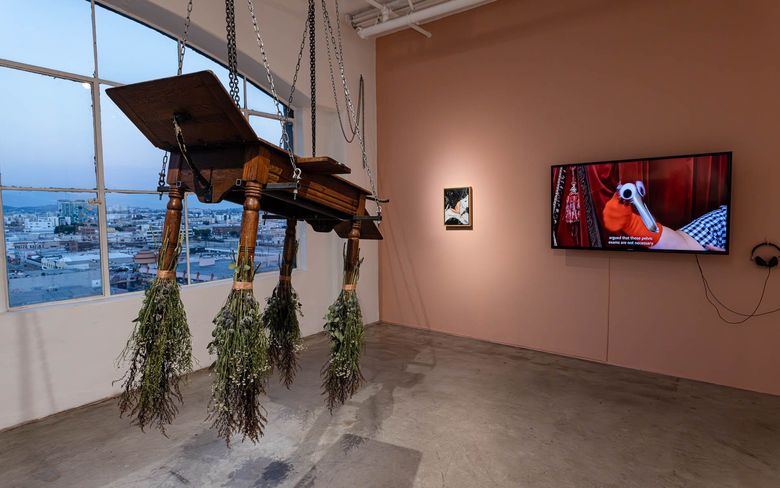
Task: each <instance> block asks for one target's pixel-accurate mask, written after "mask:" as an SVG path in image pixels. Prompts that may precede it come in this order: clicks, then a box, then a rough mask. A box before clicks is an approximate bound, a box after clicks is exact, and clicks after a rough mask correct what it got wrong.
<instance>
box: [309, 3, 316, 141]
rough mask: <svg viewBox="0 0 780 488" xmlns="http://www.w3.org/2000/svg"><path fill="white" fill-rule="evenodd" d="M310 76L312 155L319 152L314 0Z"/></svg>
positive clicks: (310, 15)
mask: <svg viewBox="0 0 780 488" xmlns="http://www.w3.org/2000/svg"><path fill="white" fill-rule="evenodd" d="M308 21H309V77H310V80H311V155H312V156H314V155H316V154H317V38H316V36H315V33H316V31H315V24H316V18H315V16H314V0H309V17H308Z"/></svg>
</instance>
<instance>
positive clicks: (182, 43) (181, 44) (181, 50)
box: [176, 0, 192, 76]
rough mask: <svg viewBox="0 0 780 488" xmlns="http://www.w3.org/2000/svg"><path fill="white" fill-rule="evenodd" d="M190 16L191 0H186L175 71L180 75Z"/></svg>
mask: <svg viewBox="0 0 780 488" xmlns="http://www.w3.org/2000/svg"><path fill="white" fill-rule="evenodd" d="M191 18H192V0H188V2H187V17H186V18H185V19H184V32H183V33H182V36H181V38H180V39H179V53H178V54H179V69H178V71H177V72H176V74H178V75H179V76H181V73H182V69H183V68H184V53H185V51H186V50H187V36H188V35H189V31H190V19H191Z"/></svg>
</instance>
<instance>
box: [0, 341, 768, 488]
mask: <svg viewBox="0 0 780 488" xmlns="http://www.w3.org/2000/svg"><path fill="white" fill-rule="evenodd" d="M326 354H327V344H326V343H325V341H324V338H323V337H322V336H317V337H314V338H311V339H310V340H309V341H308V344H307V349H306V351H305V352H304V353H303V370H302V372H301V373H300V375H299V378H298V381H297V382H296V384H295V385H294V387H293V389H292V390H290V391H287V390H285V389H284V388H283V387H280V386H279V385H277V384H275V383H274V385H273V386H272V388H271V391H270V398H269V400H268V402H267V403H266V406H267V408H268V411H269V414H270V422H269V425H268V429H267V431H266V436H265V437H264V438H263V439H262V441H261V442H260V443H259V444H258V445H252V444H251V443H243V444H242V443H240V442H236V443H235V445H234V446H233V448H232V449H231V450H228V449H227V448H226V447H225V445H224V443H223V442H222V441H221V440H220V439H218V438H216V437H215V435H214V433H213V432H212V431H211V430H209V429H208V426H207V425H206V424H204V422H203V419H204V417H205V411H206V403H207V401H208V396H209V387H210V380H209V376H208V373H206V372H201V373H197V374H195V375H193V378H192V381H191V382H190V383H189V386H188V387H187V388H186V390H185V401H186V403H185V405H184V407H183V408H182V410H181V412H180V414H179V416H178V418H177V420H176V422H175V424H174V425H173V426H172V427H171V429H170V432H169V435H170V438H167V439H166V438H164V437H162V436H161V435H159V434H157V433H156V432H147V433H141V432H140V431H138V430H137V429H135V428H133V427H132V426H130V425H128V423H127V421H126V420H120V419H119V418H118V416H117V410H116V405H115V402H114V401H108V402H103V403H101V404H97V405H92V406H88V407H84V408H81V409H77V410H74V411H70V412H66V413H63V414H59V415H55V416H53V417H50V418H47V419H45V420H42V421H40V422H36V423H32V424H28V425H25V426H22V427H19V428H16V429H12V430H8V431H5V432H2V433H0V486H2V487H24V488H31V487H37V486H44V487H54V486H57V487H78V488H89V487H104V486H110V487H158V486H159V487H183V486H190V487H276V486H279V487H329V488H331V487H332V488H340V487H355V488H370V487H388V488H411V487H469V488H473V487H556V488H557V487H577V488H580V487H620V488H625V487H643V488H644V487H707V488H715V487H726V486H729V487H774V488H776V487H779V486H780V398H778V397H772V396H768V395H761V394H757V393H750V392H745V391H740V390H734V389H729V388H722V387H717V386H712V385H707V384H702V383H696V382H692V381H685V380H679V379H676V378H669V377H664V376H658V375H653V374H647V373H641V372H637V371H631V370H626V369H620V368H615V367H610V366H604V365H600V364H593V363H589V362H585V361H579V360H575V359H567V358H561V357H558V356H553V355H549V354H544V353H538V352H532V351H527V350H522V349H516V348H511V347H505V346H498V345H494V344H487V343H484V342H478V341H474V340H469V339H461V338H455V337H450V336H446V335H441V334H436V333H430V332H426V331H419V330H414V329H407V328H402V327H397V326H389V325H376V326H372V327H370V328H369V330H368V333H367V349H366V353H365V359H364V361H363V365H364V373H365V376H366V379H367V384H366V386H365V387H364V388H363V389H362V390H361V391H360V392H359V393H358V394H357V395H356V396H355V397H354V398H353V399H352V401H350V402H349V403H348V404H347V405H345V406H344V407H342V408H341V409H339V410H338V411H335V412H334V414H333V415H332V416H331V415H330V414H329V413H328V412H327V410H325V409H324V408H323V400H322V398H321V396H320V380H319V370H320V366H321V364H322V363H323V361H324V359H325V357H326Z"/></svg>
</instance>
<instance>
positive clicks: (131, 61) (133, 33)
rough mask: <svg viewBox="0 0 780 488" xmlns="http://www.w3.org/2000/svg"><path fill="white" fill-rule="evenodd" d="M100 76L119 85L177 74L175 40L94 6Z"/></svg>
mask: <svg viewBox="0 0 780 488" xmlns="http://www.w3.org/2000/svg"><path fill="white" fill-rule="evenodd" d="M95 29H96V30H97V46H98V66H99V67H100V77H101V78H103V79H104V80H110V81H115V82H118V83H134V82H137V81H144V80H152V79H156V78H165V77H166V76H174V75H176V67H177V65H178V58H177V54H176V41H175V40H173V39H171V38H170V37H168V36H166V35H164V34H161V33H159V32H158V31H156V30H154V29H152V28H150V27H147V26H145V25H143V24H141V23H139V22H136V21H135V20H132V19H130V18H128V17H125V16H124V15H120V14H118V13H115V12H112V11H111V10H108V9H106V8H103V7H99V6H95Z"/></svg>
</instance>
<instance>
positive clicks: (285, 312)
mask: <svg viewBox="0 0 780 488" xmlns="http://www.w3.org/2000/svg"><path fill="white" fill-rule="evenodd" d="M298 315H302V313H301V302H300V300H299V299H298V294H297V293H296V292H295V289H293V287H292V284H291V283H290V282H289V281H287V280H282V281H280V282H279V284H277V285H276V288H274V291H273V293H272V294H271V296H270V297H268V299H267V300H266V307H265V311H264V312H263V324H264V326H265V328H266V329H268V335H269V337H268V357H269V359H270V362H271V367H272V368H275V369H277V370H278V371H279V380H280V381H281V382H282V383H284V386H286V387H287V388H290V385H292V383H293V380H295V373H296V372H297V371H298V368H299V366H298V352H299V351H300V350H301V348H302V346H303V339H301V329H300V324H299V323H298Z"/></svg>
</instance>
